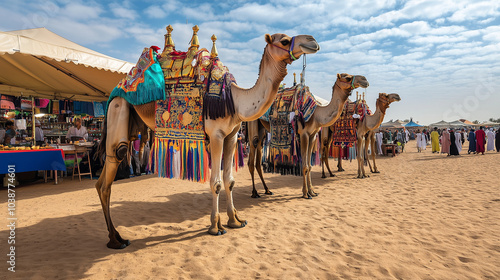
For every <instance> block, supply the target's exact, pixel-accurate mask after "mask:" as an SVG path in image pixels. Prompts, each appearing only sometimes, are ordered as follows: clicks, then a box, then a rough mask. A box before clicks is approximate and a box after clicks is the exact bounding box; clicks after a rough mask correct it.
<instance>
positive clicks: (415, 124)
mask: <svg viewBox="0 0 500 280" xmlns="http://www.w3.org/2000/svg"><path fill="white" fill-rule="evenodd" d="M421 126H423V125H421V124H418V123H416V122H414V121H413V120H411V121H410V122H409V123H407V124H405V125H404V127H421Z"/></svg>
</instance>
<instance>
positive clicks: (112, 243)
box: [106, 240, 130, 249]
mask: <svg viewBox="0 0 500 280" xmlns="http://www.w3.org/2000/svg"><path fill="white" fill-rule="evenodd" d="M127 241H128V240H127ZM128 245H130V242H128V244H124V243H121V242H119V241H118V240H110V241H109V242H108V244H106V246H107V247H108V248H110V249H125V248H126V247H127V246H128Z"/></svg>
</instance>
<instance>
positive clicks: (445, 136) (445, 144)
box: [441, 130, 451, 154]
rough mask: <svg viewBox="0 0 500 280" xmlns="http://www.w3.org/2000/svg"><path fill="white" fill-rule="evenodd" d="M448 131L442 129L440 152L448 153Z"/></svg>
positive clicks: (449, 143)
mask: <svg viewBox="0 0 500 280" xmlns="http://www.w3.org/2000/svg"><path fill="white" fill-rule="evenodd" d="M450 145H451V141H450V133H449V132H448V130H445V131H443V136H442V138H441V153H443V154H449V153H450Z"/></svg>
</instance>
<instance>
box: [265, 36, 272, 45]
mask: <svg viewBox="0 0 500 280" xmlns="http://www.w3.org/2000/svg"><path fill="white" fill-rule="evenodd" d="M265 38H266V42H267V43H268V44H272V43H273V37H271V35H269V34H266V36H265Z"/></svg>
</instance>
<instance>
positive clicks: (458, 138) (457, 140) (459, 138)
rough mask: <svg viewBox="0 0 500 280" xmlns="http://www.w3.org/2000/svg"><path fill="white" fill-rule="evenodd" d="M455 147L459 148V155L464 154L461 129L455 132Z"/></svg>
mask: <svg viewBox="0 0 500 280" xmlns="http://www.w3.org/2000/svg"><path fill="white" fill-rule="evenodd" d="M455 145H456V146H457V150H458V153H459V154H460V153H461V152H462V132H461V131H460V129H457V130H455Z"/></svg>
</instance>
